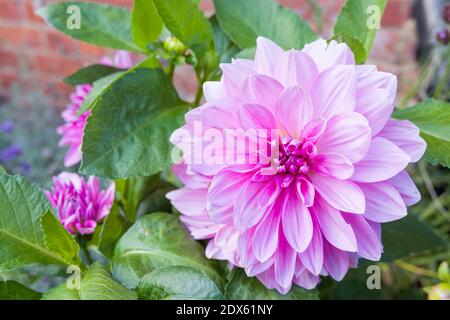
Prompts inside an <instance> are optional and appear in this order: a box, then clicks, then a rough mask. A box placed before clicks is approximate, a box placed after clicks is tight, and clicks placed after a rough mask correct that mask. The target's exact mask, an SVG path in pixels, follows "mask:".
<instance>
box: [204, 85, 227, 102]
mask: <svg viewBox="0 0 450 320" xmlns="http://www.w3.org/2000/svg"><path fill="white" fill-rule="evenodd" d="M203 95H204V96H205V99H206V101H207V102H214V101H220V100H222V99H226V98H227V96H226V92H225V88H224V86H223V83H222V82H221V81H207V82H205V83H204V84H203Z"/></svg>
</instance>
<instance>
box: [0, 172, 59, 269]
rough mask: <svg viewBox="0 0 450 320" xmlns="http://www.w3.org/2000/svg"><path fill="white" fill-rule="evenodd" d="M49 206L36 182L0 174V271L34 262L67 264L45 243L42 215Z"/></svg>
mask: <svg viewBox="0 0 450 320" xmlns="http://www.w3.org/2000/svg"><path fill="white" fill-rule="evenodd" d="M48 210H50V205H49V203H48V200H47V198H46V197H45V196H44V195H43V194H42V192H41V191H40V190H39V188H38V187H37V186H35V185H32V184H31V183H29V182H28V181H26V180H25V179H24V178H22V177H20V176H14V177H13V176H7V175H0V271H6V270H10V269H12V268H17V267H21V266H27V265H30V264H35V263H42V264H67V262H66V260H65V259H64V258H62V257H61V256H60V255H59V254H58V253H56V252H53V251H52V250H49V249H48V248H47V247H46V245H45V240H44V232H43V230H42V228H41V217H42V215H43V214H44V213H45V212H47V211H48Z"/></svg>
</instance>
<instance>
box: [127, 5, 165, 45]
mask: <svg viewBox="0 0 450 320" xmlns="http://www.w3.org/2000/svg"><path fill="white" fill-rule="evenodd" d="M131 21H132V37H133V41H134V43H136V44H137V45H138V46H139V47H141V48H147V45H148V44H149V43H151V42H154V41H156V40H158V37H159V35H160V34H161V31H162V29H163V27H164V25H163V23H162V21H161V18H160V17H159V15H158V12H157V11H156V8H155V5H154V4H153V1H152V0H134V6H133V13H132V17H131Z"/></svg>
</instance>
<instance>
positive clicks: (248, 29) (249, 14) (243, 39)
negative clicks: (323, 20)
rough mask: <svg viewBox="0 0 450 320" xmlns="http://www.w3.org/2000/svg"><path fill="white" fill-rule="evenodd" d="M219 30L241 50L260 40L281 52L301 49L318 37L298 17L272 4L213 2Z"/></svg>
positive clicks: (262, 1)
mask: <svg viewBox="0 0 450 320" xmlns="http://www.w3.org/2000/svg"><path fill="white" fill-rule="evenodd" d="M214 4H215V7H216V15H217V18H218V20H219V22H220V25H221V26H222V29H223V30H224V31H225V32H226V33H227V34H228V35H229V36H230V38H231V40H233V41H234V43H236V44H237V45H238V46H239V47H240V48H241V49H245V48H253V47H255V46H256V38H257V37H258V36H263V37H266V38H269V39H271V40H272V41H274V42H276V43H277V44H278V45H280V46H282V47H283V48H284V49H292V48H296V49H302V48H303V47H304V45H305V44H307V43H310V42H312V41H314V40H315V39H316V38H317V36H316V35H315V34H314V32H312V30H311V28H310V27H309V25H308V24H307V23H306V22H304V21H302V20H301V19H300V18H299V16H298V15H297V14H296V13H295V12H293V11H290V10H288V9H286V8H283V7H281V6H280V5H278V4H277V3H276V2H275V1H273V0H245V1H242V0H214Z"/></svg>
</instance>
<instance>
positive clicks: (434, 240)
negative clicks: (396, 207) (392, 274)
mask: <svg viewBox="0 0 450 320" xmlns="http://www.w3.org/2000/svg"><path fill="white" fill-rule="evenodd" d="M382 237H383V248H384V253H383V256H382V258H381V259H382V261H384V262H391V261H394V260H396V259H400V258H407V257H410V256H414V255H418V254H422V253H426V252H430V251H436V250H439V249H443V248H446V247H448V243H446V241H445V240H444V239H442V238H441V237H440V236H439V235H437V234H436V233H435V232H434V231H433V229H432V228H431V227H429V226H428V225H427V224H426V223H425V222H421V221H419V219H417V217H416V216H414V215H412V214H409V215H408V216H407V217H405V218H403V219H400V220H398V221H394V222H390V223H386V224H383V233H382Z"/></svg>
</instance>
